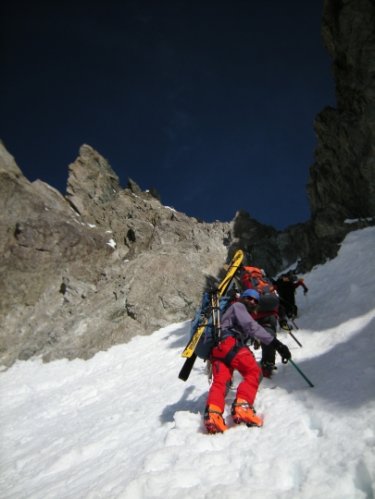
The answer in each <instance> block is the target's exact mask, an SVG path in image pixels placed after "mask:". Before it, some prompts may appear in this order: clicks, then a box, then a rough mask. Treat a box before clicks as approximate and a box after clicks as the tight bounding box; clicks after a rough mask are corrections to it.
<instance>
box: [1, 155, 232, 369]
mask: <svg viewBox="0 0 375 499" xmlns="http://www.w3.org/2000/svg"><path fill="white" fill-rule="evenodd" d="M0 179H1V183H0V185H1V187H0V189H1V191H0V208H1V214H2V215H1V219H0V232H1V236H2V237H1V254H2V259H1V264H0V272H1V281H0V293H1V302H0V342H1V343H0V360H1V363H2V364H3V365H5V366H8V365H11V363H12V362H14V360H15V359H17V358H19V359H28V358H30V357H31V356H38V355H40V356H42V358H43V359H44V360H51V359H56V358H61V357H67V358H70V359H71V358H75V357H82V358H88V357H90V356H92V355H94V354H95V353H96V352H98V351H100V350H103V349H106V348H108V347H109V346H111V345H113V344H116V343H121V342H124V341H127V340H129V339H130V338H131V337H133V336H134V335H135V334H147V333H150V332H151V331H154V330H155V329H157V328H159V327H161V326H164V325H167V324H170V323H171V322H178V321H182V320H186V319H187V318H190V317H191V315H192V314H193V312H194V310H195V307H196V306H197V303H198V301H199V297H200V293H201V291H202V289H203V287H204V286H205V283H206V278H208V277H212V276H216V275H217V274H218V272H219V270H220V268H221V267H222V265H223V264H224V263H225V261H226V258H227V253H228V247H229V246H230V244H231V243H232V242H233V240H232V231H231V224H228V223H215V224H205V223H199V222H198V221H197V220H196V219H194V218H189V217H188V216H186V215H184V214H183V213H178V212H176V211H174V210H173V209H170V208H166V207H164V206H163V205H162V204H161V203H160V201H158V199H156V197H155V196H154V195H152V194H150V193H148V192H142V191H141V189H139V187H138V186H137V185H136V184H135V182H133V181H129V186H128V187H127V188H125V189H121V187H120V186H119V183H118V179H117V176H116V174H115V173H114V172H113V170H112V169H111V167H110V165H109V164H108V162H107V161H106V160H105V159H104V158H103V157H102V156H100V154H99V153H97V152H96V151H94V150H93V149H92V148H91V147H90V146H87V145H84V146H82V147H81V149H80V154H79V156H78V158H77V159H76V161H75V162H74V163H73V164H72V165H70V167H69V178H68V192H67V197H66V198H64V197H63V196H62V195H61V194H59V193H58V192H57V191H56V190H55V189H52V188H51V187H50V186H48V185H47V184H44V183H43V182H40V181H36V182H33V183H30V182H29V181H28V180H27V179H26V178H25V177H24V176H23V175H22V172H21V170H20V169H19V168H18V166H17V165H16V164H15V162H14V159H13V157H12V156H11V155H10V154H9V153H8V152H7V151H6V150H5V148H4V147H3V146H2V145H0Z"/></svg>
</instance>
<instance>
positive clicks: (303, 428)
mask: <svg viewBox="0 0 375 499" xmlns="http://www.w3.org/2000/svg"><path fill="white" fill-rule="evenodd" d="M303 277H304V279H305V282H306V284H307V286H308V288H309V293H308V294H307V295H306V297H305V296H303V293H302V291H300V288H299V290H298V291H297V304H298V306H299V310H300V318H299V319H298V320H297V323H298V325H299V327H300V329H299V330H298V331H294V334H295V336H296V337H298V339H299V341H300V342H301V343H302V345H303V347H302V348H301V347H299V346H298V345H297V343H296V342H295V341H294V340H293V338H292V337H291V336H290V335H288V333H286V332H280V333H279V338H280V340H281V341H283V342H285V343H286V344H287V345H288V346H289V348H290V350H291V352H292V354H293V360H294V361H295V363H296V365H297V366H298V367H299V368H300V369H301V370H302V372H303V373H304V374H305V375H306V376H307V377H308V378H309V379H310V380H311V381H312V382H313V384H314V385H315V386H314V388H311V387H309V386H308V384H307V383H306V381H305V380H304V379H303V377H302V376H301V375H300V374H299V373H298V371H297V370H296V369H295V368H294V367H293V366H292V365H291V364H288V365H283V364H281V363H280V362H279V364H278V367H279V368H278V371H277V374H275V376H274V378H273V379H272V380H264V381H263V382H262V384H261V386H260V389H259V392H258V396H257V399H256V403H255V406H256V409H257V411H258V412H259V413H260V414H262V415H263V416H264V419H265V423H264V427H263V428H247V427H246V426H233V424H232V423H231V419H230V415H229V414H230V404H231V402H232V400H233V398H234V392H233V391H230V392H229V394H228V397H227V408H226V417H227V422H228V424H229V426H230V429H229V430H228V431H227V432H225V433H224V434H218V435H207V434H206V433H205V431H204V428H203V425H202V413H203V410H204V406H205V401H206V395H207V390H208V380H207V376H206V374H205V365H204V363H203V362H202V361H200V360H198V361H197V362H196V364H195V367H194V369H193V371H192V374H191V376H190V378H189V379H188V381H187V382H186V383H184V382H182V381H181V380H179V379H178V372H179V370H180V368H181V367H182V365H183V362H184V359H182V358H181V356H180V354H181V351H182V350H183V348H184V346H185V344H186V342H187V340H188V334H189V333H188V331H189V323H188V321H187V322H186V323H181V324H172V325H170V326H168V327H165V328H163V329H161V330H159V331H156V332H155V333H154V334H152V335H151V336H142V337H136V338H134V339H133V340H132V341H131V342H130V343H128V344H124V345H121V346H115V347H113V348H111V349H110V350H109V351H107V352H101V353H98V354H97V355H96V356H95V357H94V358H92V359H90V360H88V361H83V360H74V361H71V362H69V361H67V360H60V361H55V362H51V363H49V364H43V363H42V362H41V361H39V360H33V361H27V362H17V363H16V364H15V365H14V366H13V367H12V368H10V369H9V370H7V371H4V372H2V373H1V374H0V388H1V394H0V396H1V408H0V432H1V433H0V438H1V444H0V445H1V456H0V459H1V461H0V469H1V481H0V496H1V497H2V498H3V499H5V498H6V499H21V498H33V499H47V498H51V499H52V498H53V499H55V498H58V499H73V498H74V499H77V498H79V499H83V498H85V499H86V498H87V499H96V498H106V499H108V498H109V499H112V498H124V499H125V498H126V499H137V498H139V499H145V498H183V499H185V498H192V499H193V498H194V499H196V498H207V499H208V498H215V497H219V498H220V499H247V498H251V499H317V498H318V499H365V498H366V499H369V498H374V497H375V487H374V484H375V451H374V449H375V401H374V397H375V365H374V352H375V348H374V346H375V345H374V343H375V341H374V338H375V229H374V228H367V229H363V230H360V231H357V232H352V233H351V234H349V235H348V236H347V238H346V240H345V241H344V243H343V244H342V247H341V249H340V252H339V255H338V257H337V258H335V259H334V260H332V261H329V262H327V263H326V264H324V265H321V266H318V267H316V268H315V269H313V271H312V272H310V273H308V274H306V275H304V276H303ZM187 319H190V318H187ZM257 355H258V354H257ZM237 381H238V380H236V382H237Z"/></svg>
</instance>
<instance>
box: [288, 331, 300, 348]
mask: <svg viewBox="0 0 375 499" xmlns="http://www.w3.org/2000/svg"><path fill="white" fill-rule="evenodd" d="M288 333H289V334H290V336H291V337H292V338H293V340H294V341H295V342H296V343H298V345H299V346H300V347H302V343H300V342H299V341H298V340H297V338H296V337H295V336H294V334H293V333H292V331H288Z"/></svg>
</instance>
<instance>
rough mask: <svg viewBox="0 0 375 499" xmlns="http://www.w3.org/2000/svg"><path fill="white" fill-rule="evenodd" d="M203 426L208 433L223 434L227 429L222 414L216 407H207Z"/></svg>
mask: <svg viewBox="0 0 375 499" xmlns="http://www.w3.org/2000/svg"><path fill="white" fill-rule="evenodd" d="M204 425H205V427H206V430H207V432H208V433H211V434H213V433H223V432H224V431H225V430H227V429H228V426H227V425H226V424H225V421H224V418H223V413H222V412H221V410H220V408H219V407H218V406H217V405H212V404H210V405H208V406H207V407H206V410H205V413H204Z"/></svg>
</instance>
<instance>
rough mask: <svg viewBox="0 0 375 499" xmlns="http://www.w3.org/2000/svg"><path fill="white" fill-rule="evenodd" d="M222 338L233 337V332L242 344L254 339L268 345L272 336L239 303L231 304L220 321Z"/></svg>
mask: <svg viewBox="0 0 375 499" xmlns="http://www.w3.org/2000/svg"><path fill="white" fill-rule="evenodd" d="M221 331H222V338H225V337H226V336H234V334H233V333H234V332H237V334H238V335H240V336H241V337H242V340H243V342H244V343H246V342H247V341H249V340H250V338H254V339H256V340H259V341H260V342H261V343H264V344H265V345H269V344H270V343H271V342H272V340H273V339H274V336H272V334H270V333H268V332H267V331H266V330H265V329H264V328H262V326H260V325H259V324H258V323H257V322H256V321H255V320H254V319H253V318H252V317H251V315H250V314H249V312H248V311H247V308H246V307H245V305H244V304H243V303H241V302H235V303H233V304H232V305H231V306H230V307H229V308H228V310H227V311H226V312H225V313H224V315H223V317H222V319H221Z"/></svg>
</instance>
